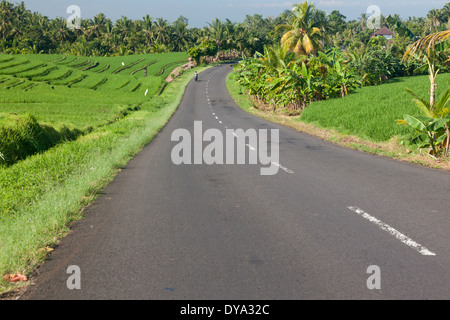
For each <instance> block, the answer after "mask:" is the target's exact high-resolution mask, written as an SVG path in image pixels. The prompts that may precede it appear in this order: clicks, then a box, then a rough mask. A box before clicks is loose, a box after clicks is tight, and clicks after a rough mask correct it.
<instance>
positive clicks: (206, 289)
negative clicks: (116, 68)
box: [22, 64, 450, 300]
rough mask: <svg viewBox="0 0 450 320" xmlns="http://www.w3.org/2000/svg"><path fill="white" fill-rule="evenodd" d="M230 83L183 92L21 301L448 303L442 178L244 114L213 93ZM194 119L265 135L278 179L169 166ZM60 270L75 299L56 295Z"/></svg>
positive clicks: (213, 72)
mask: <svg viewBox="0 0 450 320" xmlns="http://www.w3.org/2000/svg"><path fill="white" fill-rule="evenodd" d="M230 71H231V68H230V65H227V64H224V65H220V66H216V67H213V68H210V69H208V70H206V71H204V72H203V73H201V74H200V79H199V81H198V82H195V81H192V82H191V83H190V84H189V85H188V86H187V88H186V93H185V95H184V97H183V100H182V102H181V104H180V106H179V108H178V110H177V111H176V112H175V114H174V116H173V117H172V119H171V120H170V121H169V123H168V124H167V126H166V127H165V128H164V129H163V130H162V131H161V132H160V133H159V134H158V135H157V136H156V137H155V139H154V140H153V141H152V142H151V143H150V144H149V145H148V146H147V147H145V148H144V150H143V151H142V152H141V153H139V154H138V155H137V156H136V157H135V158H134V159H133V160H132V161H131V162H129V164H128V165H127V166H126V168H125V169H124V170H122V172H121V173H119V175H118V176H117V178H116V179H115V180H114V181H113V182H112V183H111V184H110V185H109V186H108V187H107V188H106V189H105V190H104V193H103V194H102V196H101V197H100V198H99V199H98V200H97V201H96V202H95V203H94V204H93V205H92V206H91V207H89V208H88V210H87V211H86V213H85V219H83V220H82V221H79V222H77V223H75V224H74V225H73V230H72V231H73V232H72V233H71V234H70V235H69V236H67V237H66V238H64V239H63V240H62V241H61V243H60V244H59V245H58V247H57V248H56V250H55V251H54V252H53V253H52V254H51V255H50V256H49V260H48V261H47V262H46V263H45V264H44V265H43V266H42V267H41V268H40V269H39V270H38V271H39V275H38V276H37V277H36V278H35V279H34V281H35V285H33V286H31V287H30V288H29V289H28V290H27V292H26V293H25V294H24V295H23V296H22V299H152V300H171V299H177V300H184V299H189V300H203V299H207V300H217V299H220V300H229V299H232V300H240V299H245V300H259V299H264V300H281V299H283V300H301V299H450V286H449V284H450V273H449V269H450V232H449V230H450V222H449V221H450V210H449V202H448V195H449V192H450V174H449V173H446V172H442V171H438V170H433V169H427V168H422V167H419V166H415V165H411V164H407V163H401V162H398V161H394V160H391V159H387V158H383V157H380V156H373V155H368V154H365V153H362V152H358V151H354V150H348V149H345V148H341V147H338V146H336V145H333V144H331V143H327V142H323V141H321V140H320V139H318V138H316V137H312V136H309V135H306V134H302V133H298V132H296V131H294V130H292V129H289V128H286V127H283V126H280V125H277V124H273V123H270V122H268V121H265V120H262V119H259V118H257V117H254V116H252V115H249V114H248V113H245V112H244V111H242V110H241V109H239V108H238V107H237V106H236V105H235V103H234V102H233V101H232V99H231V98H230V96H229V94H228V92H227V90H226V86H225V79H226V76H227V75H228V73H229V72H230ZM194 121H201V124H202V130H203V131H205V130H208V129H212V128H215V129H218V130H220V131H221V132H222V133H223V134H224V136H225V132H226V131H225V130H226V129H227V128H228V129H243V130H247V129H255V130H259V129H278V130H279V143H278V145H277V146H278V148H279V161H277V166H278V168H279V170H278V173H277V174H276V175H261V172H260V169H261V165H255V164H239V165H238V164H213V165H207V164H190V165H189V164H182V165H175V164H173V161H172V158H171V152H172V149H173V148H174V147H175V146H176V145H177V143H178V142H176V141H172V139H171V137H172V133H173V132H174V131H175V130H177V129H181V128H184V129H187V130H188V131H189V132H190V133H192V135H193V134H194ZM249 144H250V143H249ZM251 147H252V146H251V145H249V146H248V148H249V152H250V151H251ZM71 265H75V266H78V267H79V268H80V269H79V270H80V272H81V277H80V279H81V289H79V290H77V289H74V290H69V289H68V287H67V280H68V278H69V276H70V274H68V273H67V268H68V267H69V266H71ZM371 266H376V267H371ZM373 268H375V269H373ZM373 270H376V271H373ZM368 284H369V285H368ZM370 284H372V285H375V284H377V285H378V284H379V285H380V286H379V287H377V286H375V287H373V286H371V285H370Z"/></svg>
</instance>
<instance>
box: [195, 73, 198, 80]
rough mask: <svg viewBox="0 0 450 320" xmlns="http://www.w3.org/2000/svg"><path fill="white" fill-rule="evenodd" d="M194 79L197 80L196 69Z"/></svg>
mask: <svg viewBox="0 0 450 320" xmlns="http://www.w3.org/2000/svg"><path fill="white" fill-rule="evenodd" d="M194 79H195V81H197V80H198V73H197V71H195V73H194Z"/></svg>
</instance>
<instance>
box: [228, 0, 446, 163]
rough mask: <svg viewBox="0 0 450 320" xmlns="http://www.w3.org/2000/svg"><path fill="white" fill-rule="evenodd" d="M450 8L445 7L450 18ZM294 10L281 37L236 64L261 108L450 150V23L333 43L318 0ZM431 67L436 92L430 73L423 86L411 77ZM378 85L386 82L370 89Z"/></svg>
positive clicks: (438, 151) (434, 152)
mask: <svg viewBox="0 0 450 320" xmlns="http://www.w3.org/2000/svg"><path fill="white" fill-rule="evenodd" d="M449 8H450V7H449V5H447V6H445V7H444V9H442V11H439V12H442V13H443V14H444V13H445V14H446V17H448V12H449ZM292 13H293V16H292V17H291V19H290V20H289V22H288V24H283V25H279V26H277V27H276V28H275V30H279V31H281V32H282V37H281V39H280V42H279V43H278V44H275V45H271V46H265V48H264V51H263V52H261V53H260V52H257V53H256V54H255V55H254V56H252V57H248V58H245V59H243V60H242V61H241V62H240V63H239V64H238V66H237V67H236V70H235V72H236V79H237V82H238V83H239V85H240V86H241V87H242V88H243V90H244V91H245V93H246V94H248V95H249V96H250V97H251V99H252V100H254V101H255V105H257V106H258V108H263V109H265V110H272V112H275V113H283V114H285V115H289V116H298V115H300V117H299V119H300V121H304V122H314V123H317V124H319V125H320V126H323V127H327V128H333V129H336V130H340V131H342V132H343V133H350V134H355V135H358V136H360V137H364V138H367V139H370V140H372V141H387V140H389V139H392V138H394V137H399V139H400V140H401V143H402V144H404V145H406V146H408V148H409V149H408V151H411V150H414V149H417V150H419V152H421V151H422V150H427V154H428V155H429V156H430V157H432V158H434V159H437V157H442V158H447V157H448V155H449V146H450V130H449V125H450V86H449V85H448V84H449V81H448V80H449V77H448V71H449V70H450V56H449V54H450V46H449V40H450V32H449V31H448V30H444V31H438V32H435V33H432V34H430V35H427V36H425V37H423V38H422V39H419V40H417V39H416V38H417V37H416V36H414V35H413V34H412V32H410V30H409V29H407V27H406V26H404V25H403V24H400V23H397V24H395V26H396V28H397V30H398V32H399V33H400V34H403V35H404V37H407V38H409V40H408V41H406V42H404V41H402V42H400V43H399V42H398V39H396V40H397V42H396V41H395V40H391V41H388V40H387V39H386V38H384V37H372V38H370V39H369V40H368V41H367V42H365V43H364V42H363V41H362V40H361V37H353V38H352V42H348V43H347V45H346V46H344V47H343V48H339V47H330V46H329V44H327V41H326V40H327V28H326V23H324V19H323V14H322V12H321V11H320V10H317V9H316V8H315V6H314V5H313V4H312V3H309V2H308V1H304V2H303V3H300V4H295V5H294V6H293V8H292ZM390 19H393V18H392V17H388V19H386V20H387V21H389V20H390ZM397 22H398V21H397ZM363 30H364V25H363V24H362V25H361V31H363ZM405 30H409V32H405ZM430 30H433V28H432V27H431V28H430ZM398 37H401V36H400V35H399V36H398ZM405 44H408V46H405ZM439 73H440V74H442V76H441V77H439V79H438V74H439ZM425 74H428V78H429V84H428V93H427V91H426V90H424V89H425V88H426V86H427V83H426V82H425V81H423V80H424V79H421V80H422V82H423V85H422V84H421V83H418V81H420V80H419V79H420V78H417V79H414V78H411V79H410V80H409V78H407V77H411V76H417V75H425ZM439 84H441V85H442V86H443V87H442V88H440V87H439ZM373 86H378V87H379V88H378V89H372V90H368V89H366V90H364V89H365V88H368V87H373ZM438 94H439V95H438ZM325 101H326V102H325ZM400 126H402V127H400Z"/></svg>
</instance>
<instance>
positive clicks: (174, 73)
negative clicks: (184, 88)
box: [165, 61, 195, 83]
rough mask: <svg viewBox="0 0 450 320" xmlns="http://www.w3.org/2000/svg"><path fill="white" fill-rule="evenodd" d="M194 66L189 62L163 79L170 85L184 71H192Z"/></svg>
mask: <svg viewBox="0 0 450 320" xmlns="http://www.w3.org/2000/svg"><path fill="white" fill-rule="evenodd" d="M194 66H195V63H194V62H192V61H190V62H188V63H186V64H184V65H182V66H181V67H176V68H175V69H173V70H172V72H170V74H169V76H168V77H167V78H166V79H165V80H166V82H168V83H171V82H172V81H173V80H175V79H176V78H178V77H179V76H180V75H181V74H182V73H183V72H184V71H186V70H189V69H192V68H193V67H194Z"/></svg>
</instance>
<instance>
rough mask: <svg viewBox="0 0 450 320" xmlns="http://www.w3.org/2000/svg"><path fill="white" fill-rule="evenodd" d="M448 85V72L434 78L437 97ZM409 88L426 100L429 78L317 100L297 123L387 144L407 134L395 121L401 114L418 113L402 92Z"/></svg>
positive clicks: (411, 78) (397, 82) (399, 79)
mask: <svg viewBox="0 0 450 320" xmlns="http://www.w3.org/2000/svg"><path fill="white" fill-rule="evenodd" d="M449 83H450V73H446V74H439V75H438V77H437V84H438V96H439V94H441V93H442V92H444V91H445V90H446V89H447V88H448V85H449ZM406 87H408V88H410V89H412V90H413V91H414V92H416V93H417V94H419V95H420V96H422V97H423V98H425V99H427V100H428V99H429V95H428V91H429V87H430V84H429V80H428V76H416V77H405V78H397V79H394V80H393V81H391V82H390V83H385V84H382V85H379V86H373V87H363V88H361V89H358V90H356V91H355V92H354V93H352V94H350V95H348V96H347V97H345V98H343V99H331V100H327V101H317V102H313V103H312V104H311V105H309V106H308V107H307V108H306V109H305V111H304V112H303V114H302V116H301V117H300V118H299V121H304V122H306V123H313V124H315V125H317V126H318V127H323V128H332V129H336V130H337V131H339V132H342V133H345V134H349V135H356V136H359V137H361V138H363V139H368V140H372V141H388V140H390V139H391V138H393V137H394V136H401V135H404V134H406V133H407V132H409V130H410V129H409V128H408V127H406V126H400V125H398V124H397V123H396V121H395V120H397V119H403V115H404V114H411V115H417V114H419V111H418V109H417V107H416V106H415V104H414V103H413V102H412V101H411V100H412V97H411V96H410V95H409V94H408V93H407V92H406V91H405V88H406Z"/></svg>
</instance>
